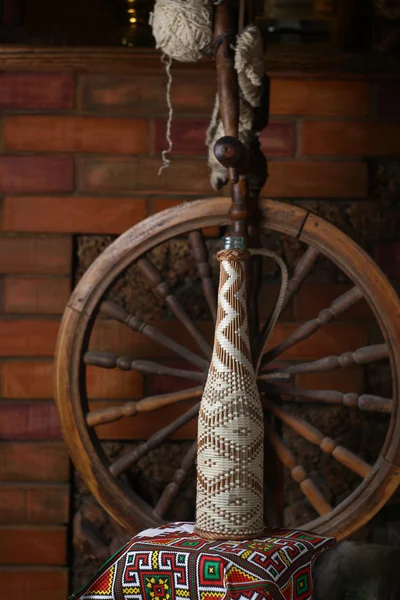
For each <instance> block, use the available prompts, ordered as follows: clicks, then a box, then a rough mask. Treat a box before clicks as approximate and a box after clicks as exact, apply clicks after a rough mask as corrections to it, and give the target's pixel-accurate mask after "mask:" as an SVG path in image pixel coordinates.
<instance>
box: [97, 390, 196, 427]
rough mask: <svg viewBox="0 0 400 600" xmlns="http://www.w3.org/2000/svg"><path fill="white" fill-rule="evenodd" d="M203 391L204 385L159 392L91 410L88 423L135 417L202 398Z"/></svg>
mask: <svg viewBox="0 0 400 600" xmlns="http://www.w3.org/2000/svg"><path fill="white" fill-rule="evenodd" d="M202 393H203V386H198V387H194V388H189V389H188V390H182V391H180V392H171V393H169V394H159V395H158V396H147V397H146V398H142V400H138V401H136V402H135V401H133V400H131V401H129V402H125V403H124V404H122V405H120V406H109V407H107V408H102V409H99V410H94V411H91V412H89V413H88V414H87V415H86V423H87V425H88V426H89V427H96V426H97V425H104V424H105V423H112V422H113V421H119V419H123V418H124V417H134V416H135V415H137V414H138V413H140V412H148V411H152V410H157V409H158V408H162V407H163V406H168V405H169V404H176V403H177V402H183V401H184V400H192V399H193V398H200V397H201V395H202Z"/></svg>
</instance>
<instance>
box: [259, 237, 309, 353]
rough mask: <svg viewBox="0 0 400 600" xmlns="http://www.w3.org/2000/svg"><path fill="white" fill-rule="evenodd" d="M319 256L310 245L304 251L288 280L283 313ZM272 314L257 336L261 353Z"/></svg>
mask: <svg viewBox="0 0 400 600" xmlns="http://www.w3.org/2000/svg"><path fill="white" fill-rule="evenodd" d="M318 258H319V252H318V251H317V250H314V248H311V247H309V248H307V250H306V251H305V252H304V254H303V256H302V257H301V258H300V260H299V261H298V263H297V265H296V267H295V269H294V273H293V277H291V278H290V279H289V282H288V286H287V290H286V296H285V300H284V302H283V305H282V310H281V314H282V313H284V312H285V310H286V309H287V307H288V306H289V304H290V302H291V300H292V298H293V297H294V295H295V293H296V292H297V291H298V290H299V289H300V286H301V285H302V283H303V282H304V281H305V280H306V279H307V276H308V275H309V273H310V271H311V269H312V268H313V266H314V265H315V263H316V262H317V260H318ZM272 314H273V312H272ZM272 314H271V316H270V317H269V318H268V319H267V320H266V321H265V323H264V325H263V327H262V329H261V331H260V333H259V334H258V336H257V340H256V344H255V347H256V348H257V349H258V352H259V353H261V352H262V351H263V348H264V346H265V340H266V336H267V334H268V330H269V323H270V320H271V317H272Z"/></svg>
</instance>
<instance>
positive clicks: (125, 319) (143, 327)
mask: <svg viewBox="0 0 400 600" xmlns="http://www.w3.org/2000/svg"><path fill="white" fill-rule="evenodd" d="M100 310H101V312H102V313H103V315H105V316H107V317H109V318H110V319H114V320H115V321H118V322H119V323H122V324H123V325H126V326H127V327H129V328H130V329H132V330H133V331H137V332H138V333H141V334H143V335H144V336H146V337H147V338H149V339H150V340H152V341H153V342H156V343H157V344H161V345H162V346H164V347H165V348H169V349H170V350H172V351H173V352H175V354H178V355H179V356H182V358H184V359H185V360H187V361H188V362H190V363H192V364H193V365H195V366H196V367H198V368H199V369H202V370H203V369H207V368H208V364H209V363H208V361H207V360H205V359H204V358H202V357H201V356H199V355H198V354H195V353H194V352H192V351H191V350H188V349H187V348H185V346H182V345H181V344H178V342H175V340H172V339H171V338H170V337H168V336H167V335H165V334H164V333H162V332H161V331H159V329H157V328H156V327H153V326H152V325H149V324H148V323H145V322H144V321H142V319H141V318H140V317H138V316H136V315H131V314H129V313H128V312H127V311H126V310H125V309H124V308H122V306H119V304H116V303H115V302H111V301H110V300H107V301H106V302H103V303H102V305H101V307H100Z"/></svg>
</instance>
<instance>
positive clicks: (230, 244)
mask: <svg viewBox="0 0 400 600" xmlns="http://www.w3.org/2000/svg"><path fill="white" fill-rule="evenodd" d="M221 250H244V238H243V237H223V238H222V248H221Z"/></svg>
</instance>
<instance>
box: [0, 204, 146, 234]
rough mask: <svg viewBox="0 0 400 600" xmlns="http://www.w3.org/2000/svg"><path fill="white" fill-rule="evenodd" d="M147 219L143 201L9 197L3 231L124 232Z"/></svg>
mask: <svg viewBox="0 0 400 600" xmlns="http://www.w3.org/2000/svg"><path fill="white" fill-rule="evenodd" d="M146 216H147V205H146V200H144V199H143V198H91V197H79V196H60V197H54V196H42V197H35V196H6V197H5V199H4V203H3V229H4V230H6V231H21V232H22V231H26V232H32V231H37V232H49V233H69V232H71V233H122V232H123V231H125V230H126V229H127V228H128V227H130V226H132V225H135V224H136V223H138V222H139V221H141V220H142V219H144V218H146Z"/></svg>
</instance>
